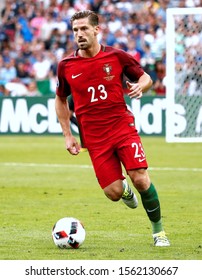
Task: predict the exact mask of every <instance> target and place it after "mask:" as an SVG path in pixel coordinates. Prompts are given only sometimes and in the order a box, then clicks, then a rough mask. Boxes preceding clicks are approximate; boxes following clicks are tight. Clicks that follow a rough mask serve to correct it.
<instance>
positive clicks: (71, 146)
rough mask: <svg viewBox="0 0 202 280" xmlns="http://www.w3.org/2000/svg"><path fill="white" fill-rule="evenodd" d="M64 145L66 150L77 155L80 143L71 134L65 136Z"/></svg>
mask: <svg viewBox="0 0 202 280" xmlns="http://www.w3.org/2000/svg"><path fill="white" fill-rule="evenodd" d="M65 145H66V149H67V151H68V152H69V153H70V154H71V155H78V154H79V151H80V145H79V144H78V142H77V141H76V138H75V137H74V136H73V135H70V136H68V137H65Z"/></svg>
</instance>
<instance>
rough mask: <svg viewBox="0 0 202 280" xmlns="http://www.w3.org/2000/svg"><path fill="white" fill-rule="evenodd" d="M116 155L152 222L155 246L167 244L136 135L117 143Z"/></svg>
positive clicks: (153, 189) (143, 156)
mask: <svg viewBox="0 0 202 280" xmlns="http://www.w3.org/2000/svg"><path fill="white" fill-rule="evenodd" d="M117 152H118V156H119V158H120V160H121V161H122V163H123V165H124V167H125V169H126V170H127V173H128V175H129V177H130V179H131V181H132V183H133V185H134V187H135V188H136V189H137V190H138V192H139V194H140V196H141V200H142V204H143V207H144V209H145V211H146V213H147V215H148V217H149V220H150V221H151V224H152V234H153V238H154V242H155V245H156V246H169V241H168V239H167V237H166V236H165V232H164V230H163V226H162V220H161V207H160V202H159V198H158V194H157V191H156V188H155V187H154V185H153V184H152V183H151V180H150V177H149V174H148V172H147V167H148V165H147V161H146V156H145V153H144V149H143V146H142V143H141V140H140V137H139V136H138V135H136V136H135V135H134V136H133V137H131V138H130V139H128V140H126V141H125V142H124V146H122V145H119V149H118V151H117Z"/></svg>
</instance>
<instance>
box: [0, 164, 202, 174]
mask: <svg viewBox="0 0 202 280" xmlns="http://www.w3.org/2000/svg"><path fill="white" fill-rule="evenodd" d="M0 166H16V167H48V168H50V167H53V168H56V167H58V168H65V167H66V168H82V169H88V168H90V169H92V165H88V164H58V163H55V164H54V163H34V162H31V163H23V162H0ZM149 170H153V171H182V172H190V171H191V172H202V168H189V167H149Z"/></svg>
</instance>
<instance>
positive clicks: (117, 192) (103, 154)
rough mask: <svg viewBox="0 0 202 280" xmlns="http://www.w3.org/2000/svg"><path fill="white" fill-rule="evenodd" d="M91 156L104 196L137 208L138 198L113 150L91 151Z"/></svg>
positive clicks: (108, 148)
mask: <svg viewBox="0 0 202 280" xmlns="http://www.w3.org/2000/svg"><path fill="white" fill-rule="evenodd" d="M89 154H90V157H91V160H92V163H93V167H94V170H95V173H96V177H97V180H98V182H99V184H100V186H101V188H102V189H103V191H104V194H105V195H106V196H107V197H108V198H109V199H110V200H112V201H118V200H120V199H121V198H122V199H123V202H124V203H125V204H126V205H127V206H128V207H130V208H136V207H137V205H138V201H137V197H136V196H135V194H134V193H133V192H132V190H131V188H130V186H129V185H128V183H127V181H126V179H125V176H124V175H123V173H122V168H121V163H120V161H119V159H118V157H117V156H116V154H114V152H113V150H112V148H111V147H105V148H104V147H102V148H100V149H95V150H91V149H89Z"/></svg>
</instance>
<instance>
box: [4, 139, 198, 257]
mask: <svg viewBox="0 0 202 280" xmlns="http://www.w3.org/2000/svg"><path fill="white" fill-rule="evenodd" d="M142 141H143V144H144V148H145V151H146V154H147V159H148V162H149V166H150V169H149V172H150V176H151V179H152V181H153V183H154V184H155V186H156V188H157V189H158V193H159V197H160V201H161V207H162V218H163V223H164V228H165V231H166V233H167V235H168V237H169V239H170V242H171V247H167V248H155V247H154V246H153V240H152V237H151V226H150V222H149V220H148V218H147V217H146V214H145V212H144V210H143V207H142V204H141V202H140V196H139V194H137V192H136V194H137V196H138V198H139V202H140V203H139V206H138V208H137V209H135V210H132V209H129V208H127V207H126V206H125V205H124V204H123V203H122V201H119V202H111V201H110V200H108V199H107V198H106V197H105V196H104V194H103V191H102V190H101V188H100V187H99V185H98V183H97V181H96V178H95V176H94V172H93V169H92V167H91V161H90V159H89V156H88V153H81V154H80V155H78V156H71V155H69V154H68V152H66V151H65V146H64V139H63V137H62V136H41V137H37V136H1V138H0V189H1V190H0V221H1V223H0V259H1V260H75V259H78V260H79V259H80V260H144V259H145V260H166V259H167V260H173V259H174V260H181V259H182V260H201V259H202V234H201V233H202V223H201V213H202V202H201V198H202V185H201V182H202V152H201V151H202V144H201V143H193V144H190V143H188V144H180V143H175V144H168V143H166V142H165V139H164V138H160V137H156V138H155V137H144V138H142ZM109 172H110V170H109ZM65 216H73V217H76V218H78V219H80V220H81V221H82V222H83V224H84V225H85V229H86V233H87V234H86V240H85V242H84V243H83V245H82V246H81V247H80V248H79V249H77V250H74V249H67V250H61V249H58V248H56V246H55V245H54V243H53V241H52V237H51V230H52V227H53V225H54V223H55V222H56V221H57V220H58V219H60V218H62V217H65Z"/></svg>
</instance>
